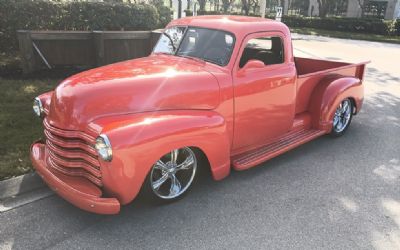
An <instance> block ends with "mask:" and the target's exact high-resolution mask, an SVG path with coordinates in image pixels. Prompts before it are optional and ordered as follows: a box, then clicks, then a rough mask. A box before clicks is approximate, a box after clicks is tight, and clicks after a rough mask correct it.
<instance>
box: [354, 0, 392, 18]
mask: <svg viewBox="0 0 400 250" xmlns="http://www.w3.org/2000/svg"><path fill="white" fill-rule="evenodd" d="M382 2H387V3H388V4H387V8H386V13H385V19H396V18H397V17H398V16H399V12H400V0H387V1H384V0H382ZM346 16H347V17H361V8H360V5H359V4H358V1H357V0H349V3H348V5H347V13H346Z"/></svg>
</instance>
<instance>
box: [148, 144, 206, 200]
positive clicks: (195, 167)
mask: <svg viewBox="0 0 400 250" xmlns="http://www.w3.org/2000/svg"><path fill="white" fill-rule="evenodd" d="M177 150H178V157H176V159H175V162H176V163H175V164H173V163H172V162H173V161H174V160H173V159H172V158H173V154H174V153H173V152H174V151H175V150H173V151H171V152H170V153H167V154H165V155H164V156H162V157H161V158H160V160H159V161H157V162H156V163H155V164H154V165H153V166H152V167H151V169H150V171H149V173H148V175H147V176H146V180H145V181H144V183H143V186H142V192H141V196H142V198H143V199H144V200H145V201H146V202H149V203H151V204H154V205H161V204H167V203H171V202H175V201H178V200H180V199H182V198H183V197H185V195H186V194H187V193H188V192H189V191H190V189H191V188H192V187H193V185H194V183H195V182H196V179H197V177H198V175H199V173H198V172H199V163H200V161H201V155H199V153H198V152H197V151H196V150H194V149H192V148H189V147H184V148H180V149H177ZM191 157H193V163H192V164H190V165H189V166H188V169H185V168H181V169H176V170H171V169H172V168H174V166H175V168H177V167H178V166H184V165H183V164H185V162H186V163H189V162H190V158H191ZM160 161H161V163H164V164H165V166H161V165H160ZM168 171H170V172H168ZM193 171H194V172H193ZM166 175H168V177H165V178H163V177H164V176H166ZM173 176H175V177H173ZM164 179H165V180H164ZM157 180H163V182H162V183H161V184H160V185H159V186H158V182H157ZM174 180H175V181H174ZM176 181H178V183H179V185H176V183H177V182H176ZM173 183H175V185H174V187H175V188H173V187H172V186H173ZM156 186H158V189H157V188H156ZM177 186H179V187H180V188H181V189H180V190H179V191H177ZM174 192H175V193H174Z"/></svg>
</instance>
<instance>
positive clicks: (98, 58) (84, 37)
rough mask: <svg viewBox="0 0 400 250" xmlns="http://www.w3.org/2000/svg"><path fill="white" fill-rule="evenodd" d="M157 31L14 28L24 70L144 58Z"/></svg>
mask: <svg viewBox="0 0 400 250" xmlns="http://www.w3.org/2000/svg"><path fill="white" fill-rule="evenodd" d="M160 33H161V32H160V31H27V30H19V31H17V35H18V42H19V49H20V54H21V59H22V69H23V72H24V73H31V72H34V71H36V70H39V69H42V68H44V67H45V68H46V67H47V68H53V67H57V66H82V67H96V66H101V65H105V64H110V63H114V62H118V61H123V60H128V59H133V58H138V57H144V56H147V55H149V54H150V53H151V51H152V49H153V47H154V45H155V43H156V42H157V40H158V38H159V36H160Z"/></svg>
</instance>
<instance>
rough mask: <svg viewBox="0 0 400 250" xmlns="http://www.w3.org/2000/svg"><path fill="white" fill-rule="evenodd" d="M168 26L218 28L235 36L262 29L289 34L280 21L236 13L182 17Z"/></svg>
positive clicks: (261, 30) (242, 35)
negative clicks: (237, 14)
mask: <svg viewBox="0 0 400 250" xmlns="http://www.w3.org/2000/svg"><path fill="white" fill-rule="evenodd" d="M170 26H196V27H204V28H210V29H220V30H224V31H228V32H231V33H233V34H234V35H235V36H236V37H237V38H239V37H240V38H241V37H244V36H246V35H247V34H250V33H255V32H263V31H281V32H282V33H284V35H285V36H286V35H288V34H289V29H288V27H287V26H286V25H285V24H284V23H282V22H278V21H275V20H272V19H266V18H261V17H249V16H236V15H210V16H192V17H184V18H181V19H176V20H173V21H171V22H170V23H169V24H168V26H167V27H170Z"/></svg>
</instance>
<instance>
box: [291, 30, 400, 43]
mask: <svg viewBox="0 0 400 250" xmlns="http://www.w3.org/2000/svg"><path fill="white" fill-rule="evenodd" d="M290 30H291V31H292V32H293V33H299V34H306V35H319V36H327V37H336V38H346V39H355V40H366V41H375V42H386V43H397V44H400V36H384V35H374V34H363V33H351V32H343V31H332V30H320V29H314V28H290Z"/></svg>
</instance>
